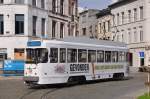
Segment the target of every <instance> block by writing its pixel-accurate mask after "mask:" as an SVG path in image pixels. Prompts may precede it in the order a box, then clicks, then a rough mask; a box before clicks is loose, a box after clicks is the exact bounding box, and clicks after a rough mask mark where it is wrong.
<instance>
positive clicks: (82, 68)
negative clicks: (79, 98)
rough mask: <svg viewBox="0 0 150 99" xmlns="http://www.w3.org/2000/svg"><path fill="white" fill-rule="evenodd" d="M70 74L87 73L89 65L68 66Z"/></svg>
mask: <svg viewBox="0 0 150 99" xmlns="http://www.w3.org/2000/svg"><path fill="white" fill-rule="evenodd" d="M70 72H78V73H83V72H89V64H70Z"/></svg>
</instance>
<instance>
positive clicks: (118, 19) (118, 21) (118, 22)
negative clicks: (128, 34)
mask: <svg viewBox="0 0 150 99" xmlns="http://www.w3.org/2000/svg"><path fill="white" fill-rule="evenodd" d="M119 17H120V16H119V13H118V14H117V25H119V24H120V18H119Z"/></svg>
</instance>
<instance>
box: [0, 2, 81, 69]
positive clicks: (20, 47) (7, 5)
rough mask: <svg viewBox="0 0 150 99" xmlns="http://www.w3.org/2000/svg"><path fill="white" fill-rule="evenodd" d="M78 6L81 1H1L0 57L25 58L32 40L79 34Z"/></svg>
mask: <svg viewBox="0 0 150 99" xmlns="http://www.w3.org/2000/svg"><path fill="white" fill-rule="evenodd" d="M77 6H78V0H0V60H3V58H5V56H6V58H8V59H25V48H26V47H27V42H28V41H29V40H33V39H55V38H56V39H61V38H63V37H64V36H76V35H78V34H77V33H78V32H77V26H78V25H77V22H78V20H77V13H78V12H77ZM0 68H1V67H0Z"/></svg>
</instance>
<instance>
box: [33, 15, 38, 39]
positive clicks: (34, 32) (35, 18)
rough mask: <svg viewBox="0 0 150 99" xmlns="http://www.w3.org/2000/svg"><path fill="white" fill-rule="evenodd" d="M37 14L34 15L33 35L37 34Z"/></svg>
mask: <svg viewBox="0 0 150 99" xmlns="http://www.w3.org/2000/svg"><path fill="white" fill-rule="evenodd" d="M36 25H37V16H33V26H32V27H33V31H32V32H33V36H36Z"/></svg>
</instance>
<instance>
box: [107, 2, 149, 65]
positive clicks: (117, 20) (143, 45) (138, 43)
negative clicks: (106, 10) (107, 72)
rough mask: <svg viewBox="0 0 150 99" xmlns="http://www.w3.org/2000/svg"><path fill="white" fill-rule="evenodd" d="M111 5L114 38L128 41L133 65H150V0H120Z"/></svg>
mask: <svg viewBox="0 0 150 99" xmlns="http://www.w3.org/2000/svg"><path fill="white" fill-rule="evenodd" d="M109 7H110V8H111V13H112V14H113V28H112V34H113V37H112V39H114V40H115V41H119V42H125V43H127V46H128V48H129V51H130V55H129V60H130V65H131V66H134V67H140V66H149V65H150V52H149V48H150V47H149V45H150V38H149V36H150V34H149V32H150V30H149V26H150V14H149V9H150V2H149V0H118V1H117V2H115V3H113V4H111V5H110V6H109Z"/></svg>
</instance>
